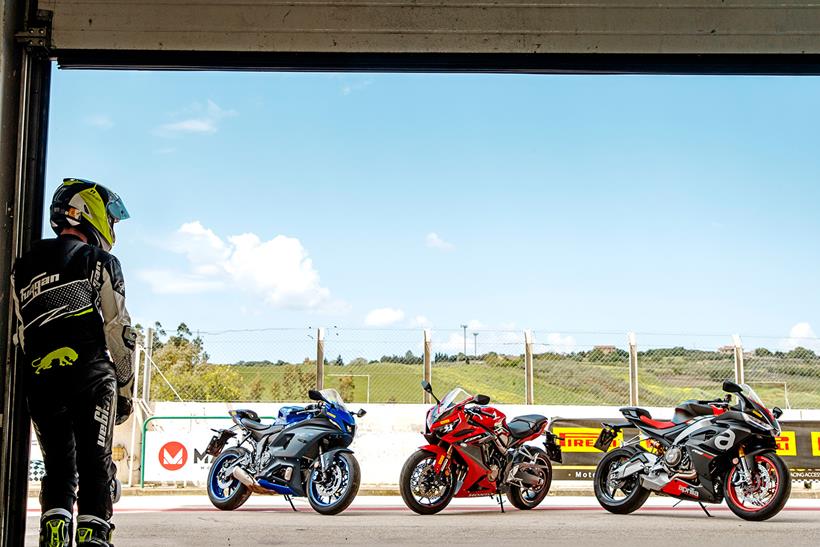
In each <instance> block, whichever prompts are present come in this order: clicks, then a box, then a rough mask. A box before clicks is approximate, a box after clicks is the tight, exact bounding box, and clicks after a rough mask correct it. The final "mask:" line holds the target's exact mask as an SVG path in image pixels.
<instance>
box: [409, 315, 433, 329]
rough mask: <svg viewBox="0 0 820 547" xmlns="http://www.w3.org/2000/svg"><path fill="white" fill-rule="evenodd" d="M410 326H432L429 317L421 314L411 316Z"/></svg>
mask: <svg viewBox="0 0 820 547" xmlns="http://www.w3.org/2000/svg"><path fill="white" fill-rule="evenodd" d="M410 326H411V327H423V328H430V327H432V326H433V323H432V322H431V321H430V320H429V319H427V317H425V316H423V315H417V316H415V317H414V318H413V321H411V322H410Z"/></svg>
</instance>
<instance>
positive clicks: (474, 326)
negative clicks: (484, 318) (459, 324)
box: [467, 319, 485, 331]
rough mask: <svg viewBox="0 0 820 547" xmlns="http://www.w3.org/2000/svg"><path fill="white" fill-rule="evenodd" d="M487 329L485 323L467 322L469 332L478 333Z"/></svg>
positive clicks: (474, 320)
mask: <svg viewBox="0 0 820 547" xmlns="http://www.w3.org/2000/svg"><path fill="white" fill-rule="evenodd" d="M483 328H485V327H484V323H482V322H481V321H479V320H478V319H470V320H469V321H467V330H469V331H476V330H481V329H483Z"/></svg>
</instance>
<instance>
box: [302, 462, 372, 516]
mask: <svg viewBox="0 0 820 547" xmlns="http://www.w3.org/2000/svg"><path fill="white" fill-rule="evenodd" d="M361 480H362V475H361V471H360V470H359V462H358V461H356V458H355V457H354V456H353V454H351V453H350V452H337V453H336V455H335V457H334V458H333V461H331V462H330V464H329V465H328V466H327V469H325V470H324V471H322V470H321V469H313V470H312V471H311V472H310V475H309V476H308V480H307V488H306V489H307V495H308V502H309V503H310V506H311V507H313V510H314V511H316V512H317V513H321V514H323V515H338V514H339V513H341V512H342V511H344V510H345V509H347V508H348V507H349V506H350V504H351V503H353V498H355V497H356V494H357V493H358V492H359V483H360V482H361Z"/></svg>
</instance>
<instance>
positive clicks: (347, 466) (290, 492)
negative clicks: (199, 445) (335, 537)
mask: <svg viewBox="0 0 820 547" xmlns="http://www.w3.org/2000/svg"><path fill="white" fill-rule="evenodd" d="M308 396H309V397H310V399H311V400H312V401H316V404H310V405H307V406H305V407H301V406H286V407H283V408H281V409H280V410H279V416H278V417H277V419H276V420H275V421H274V422H273V423H272V424H264V423H262V422H261V420H260V419H259V415H258V414H257V413H256V412H254V411H253V410H232V411H231V412H230V416H231V418H232V419H233V421H234V424H235V425H234V426H232V427H230V428H228V429H221V430H214V431H215V433H216V435H214V437H213V438H212V439H211V441H210V442H209V443H208V446H207V448H206V449H205V452H206V453H207V454H210V455H211V456H213V457H214V460H213V463H212V464H211V470H210V473H209V475H208V497H209V498H210V500H211V503H213V504H214V506H215V507H217V508H219V509H223V510H226V511H231V510H233V509H236V508H238V507H240V506H241V505H242V504H243V503H245V501H247V499H248V497H250V495H251V494H252V493H257V494H281V495H283V496H285V499H287V500H288V502H289V503H290V505H291V507H293V502H292V501H291V497H292V496H296V497H303V496H304V497H307V498H308V502H309V503H310V505H311V507H313V509H314V510H316V511H317V512H319V513H322V514H324V515H335V514H338V513H341V512H342V511H344V510H345V509H347V507H348V506H349V505H350V504H351V503H352V502H353V498H355V497H356V493H357V492H358V491H359V482H360V480H361V473H360V471H359V463H358V462H357V461H356V458H355V457H354V456H353V451H352V450H350V449H349V448H348V446H350V443H352V442H353V437H354V436H355V434H356V420H355V418H354V414H353V413H351V412H350V411H348V410H347V408H346V407H345V404H344V401H343V400H342V397H341V396H340V395H339V393H338V392H337V391H336V390H335V389H323V390H321V391H316V390H310V391H309V392H308ZM364 415H365V411H364V410H359V411H358V412H356V413H355V416H357V417H360V418H361V417H362V416H364ZM229 443H230V444H229ZM226 446H227V448H226ZM293 510H294V511H295V510H296V508H295V507H294V509H293Z"/></svg>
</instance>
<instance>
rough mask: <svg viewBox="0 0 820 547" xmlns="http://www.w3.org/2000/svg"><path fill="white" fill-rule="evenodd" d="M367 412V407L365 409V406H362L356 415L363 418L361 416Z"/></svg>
mask: <svg viewBox="0 0 820 547" xmlns="http://www.w3.org/2000/svg"><path fill="white" fill-rule="evenodd" d="M365 414H367V411H366V410H365V409H363V408H360V409H359V411H358V412H357V413H356V417H357V418H361V417H362V416H364V415H365Z"/></svg>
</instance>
